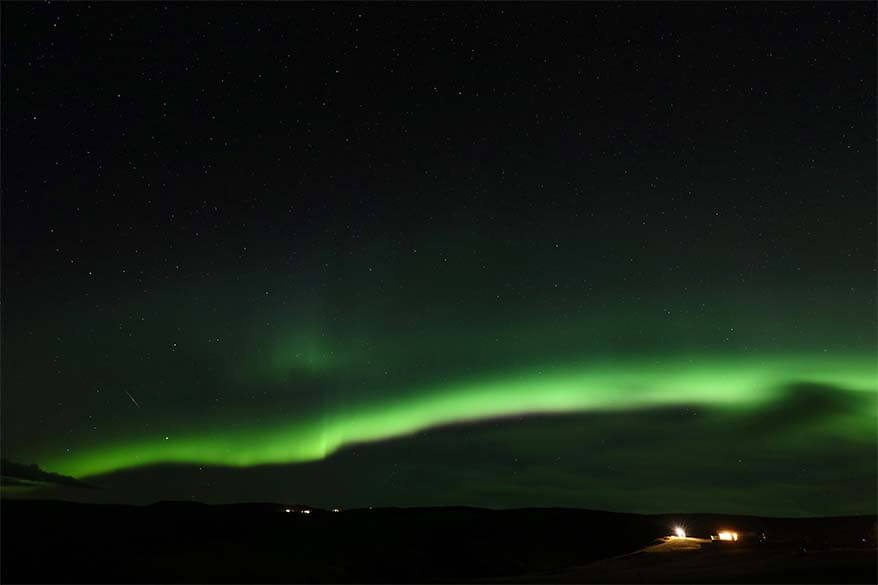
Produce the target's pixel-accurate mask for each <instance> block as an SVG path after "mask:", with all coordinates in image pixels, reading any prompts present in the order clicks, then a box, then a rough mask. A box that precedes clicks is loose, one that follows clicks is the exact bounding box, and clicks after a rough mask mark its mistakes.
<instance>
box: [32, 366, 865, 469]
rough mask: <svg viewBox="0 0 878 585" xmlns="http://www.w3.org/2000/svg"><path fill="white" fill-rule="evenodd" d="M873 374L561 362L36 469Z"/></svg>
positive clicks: (229, 459) (302, 451) (715, 402)
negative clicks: (556, 365)
mask: <svg viewBox="0 0 878 585" xmlns="http://www.w3.org/2000/svg"><path fill="white" fill-rule="evenodd" d="M876 381H878V378H876V366H875V360H874V358H873V357H871V356H856V357H848V358H843V359H840V358H837V357H830V356H826V355H797V356H793V357H790V356H786V357H779V356H774V357H763V358H752V357H746V358H745V357H737V358H701V357H695V356H692V357H685V358H683V357H677V358H664V359H659V358H652V359H648V360H643V361H635V360H614V361H609V362H607V361H602V362H595V363H581V364H577V365H570V364H568V365H565V366H563V367H547V368H544V369H539V368H529V369H527V370H525V371H522V372H519V373H517V374H515V375H511V374H507V375H503V376H493V377H480V378H472V379H462V380H460V381H457V382H450V383H445V384H440V385H433V386H430V387H426V388H424V387H421V388H413V389H410V390H409V391H405V392H395V393H393V394H387V393H384V394H381V395H380V396H379V397H378V398H376V399H374V400H364V399H360V400H358V401H352V402H349V403H347V404H342V405H335V406H331V407H327V408H325V409H323V410H321V411H319V412H317V413H313V412H311V413H309V412H307V411H305V412H304V413H303V414H302V413H296V412H288V413H284V412H274V413H270V415H267V416H266V417H265V418H264V419H263V420H262V421H260V422H250V423H248V424H245V425H242V426H238V427H235V428H228V427H224V426H217V427H215V428H210V427H209V426H208V427H204V428H202V429H200V430H199V431H198V432H192V431H191V430H187V429H186V428H180V429H179V431H180V432H179V434H176V433H167V434H166V433H164V432H162V433H160V434H159V433H156V434H155V435H154V436H149V435H144V436H140V437H138V438H131V439H122V440H119V441H114V442H106V443H102V444H97V445H95V446H91V447H83V448H77V447H75V446H74V447H73V448H71V449H70V451H69V452H65V453H64V454H60V455H59V454H57V453H55V454H53V455H52V456H50V457H47V458H45V459H44V460H43V463H42V466H43V467H44V468H45V469H47V470H50V471H54V472H58V473H63V474H66V475H72V476H75V477H87V476H91V475H95V474H101V473H106V472H112V471H116V470H120V469H125V468H131V467H138V466H144V465H149V464H156V463H169V462H179V463H194V464H217V465H227V466H250V465H258V464H268V463H295V462H306V461H314V460H319V459H323V458H326V457H327V456H329V455H331V454H333V453H334V452H336V451H337V450H339V449H340V448H342V447H344V446H346V445H351V444H354V443H358V442H363V441H375V440H382V439H388V438H393V437H399V436H402V435H407V434H410V433H414V432H417V431H420V430H423V429H427V428H430V427H434V426H438V425H446V424H450V423H457V422H462V421H475V420H480V419H487V418H494V417H504V416H510V415H527V414H534V413H569V412H580V411H598V410H616V411H625V410H636V409H645V408H658V407H667V406H675V405H698V406H702V407H712V408H714V409H719V410H727V411H740V410H758V409H760V408H762V407H766V406H767V405H770V404H771V403H772V402H774V401H777V400H780V399H782V398H784V397H785V394H786V393H787V389H788V387H789V386H790V385H792V384H797V383H811V384H824V385H828V386H833V387H836V388H839V389H840V390H838V391H840V392H849V393H852V394H856V395H868V396H874V395H875V394H876V391H878V384H876ZM867 404H868V403H867ZM872 404H874V402H873V403H872ZM876 415H878V411H876V410H875V409H874V408H871V409H866V410H864V411H862V412H857V413H855V415H854V417H853V418H852V419H851V418H850V417H849V418H845V419H842V420H839V421H838V423H837V428H835V429H832V430H833V432H836V433H838V434H839V435H841V436H844V437H848V438H853V439H862V440H868V439H869V437H870V433H871V435H874V430H875V429H874V425H875V420H876Z"/></svg>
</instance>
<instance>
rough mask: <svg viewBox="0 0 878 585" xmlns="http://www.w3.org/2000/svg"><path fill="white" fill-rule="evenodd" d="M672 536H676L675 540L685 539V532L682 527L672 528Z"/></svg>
mask: <svg viewBox="0 0 878 585" xmlns="http://www.w3.org/2000/svg"><path fill="white" fill-rule="evenodd" d="M674 534H675V535H677V538H686V531H685V530H683V527H682V526H677V527H676V528H674Z"/></svg>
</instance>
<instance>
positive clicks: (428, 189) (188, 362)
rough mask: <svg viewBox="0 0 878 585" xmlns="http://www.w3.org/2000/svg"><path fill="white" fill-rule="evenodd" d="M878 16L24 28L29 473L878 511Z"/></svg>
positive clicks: (10, 67) (837, 9) (7, 279)
mask: <svg viewBox="0 0 878 585" xmlns="http://www.w3.org/2000/svg"><path fill="white" fill-rule="evenodd" d="M876 214H878V210H876V5H875V3H872V2H864V3H851V4H846V3H842V2H833V3H814V4H798V3H769V4H740V5H736V4H730V3H710V4H696V3H692V4H681V5H672V4H621V5H617V4H613V5H610V4H597V3H587V4H481V5H468V4H418V5H402V4H304V3H289V4H280V5H268V4H257V3H243V4H233V3H223V4H208V3H197V4H194V5H191V6H188V5H185V4H182V3H180V4H178V3H167V4H157V3H156V4H133V3H102V4H87V3H69V4H56V3H39V4H38V3H12V2H4V3H3V5H2V394H0V399H2V402H0V405H2V454H3V457H5V458H8V459H10V460H13V461H17V462H21V463H36V464H38V465H39V466H40V467H41V468H42V469H44V470H47V471H52V472H57V473H61V474H65V475H71V476H74V477H77V478H80V479H85V480H86V481H88V482H89V483H91V484H94V485H97V486H99V487H100V488H101V489H98V490H88V489H77V488H47V489H43V490H37V492H36V493H37V494H38V495H39V497H65V498H71V499H83V500H92V501H113V502H130V503H148V502H153V501H156V500H161V499H186V500H189V499H194V500H199V501H204V502H231V501H278V502H303V503H309V504H313V505H317V506H327V507H329V506H340V507H354V506H369V505H374V506H379V505H381V506H386V505H393V506H414V505H457V504H463V505H477V506H488V507H497V508H502V507H513V506H515V507H517V506H575V507H585V508H596V509H607V510H616V511H632V512H685V511H702V512H742V513H754V514H769V515H828V514H853V513H874V512H875V511H876V500H875V492H876V487H878V486H876V484H878V470H876V456H878V452H876V438H878V437H876V423H878V403H876V400H878V365H876V351H878V340H876V327H878V315H876Z"/></svg>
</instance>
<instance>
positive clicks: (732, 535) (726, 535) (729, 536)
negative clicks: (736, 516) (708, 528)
mask: <svg viewBox="0 0 878 585" xmlns="http://www.w3.org/2000/svg"><path fill="white" fill-rule="evenodd" d="M718 536H719V539H720V540H733V541H737V540H738V533H737V532H731V531H729V530H723V531H722V532H720V533H719V535H718Z"/></svg>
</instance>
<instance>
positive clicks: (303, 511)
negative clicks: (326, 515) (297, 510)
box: [302, 510, 311, 514]
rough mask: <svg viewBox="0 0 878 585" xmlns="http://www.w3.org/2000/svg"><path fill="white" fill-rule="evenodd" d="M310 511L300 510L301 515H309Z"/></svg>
mask: <svg viewBox="0 0 878 585" xmlns="http://www.w3.org/2000/svg"><path fill="white" fill-rule="evenodd" d="M310 513H311V510H302V514H310Z"/></svg>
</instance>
